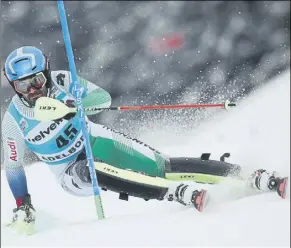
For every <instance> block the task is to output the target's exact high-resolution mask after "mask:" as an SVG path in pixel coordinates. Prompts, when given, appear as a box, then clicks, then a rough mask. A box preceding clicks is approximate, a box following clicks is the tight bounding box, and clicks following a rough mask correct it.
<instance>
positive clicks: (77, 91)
mask: <svg viewBox="0 0 291 248" xmlns="http://www.w3.org/2000/svg"><path fill="white" fill-rule="evenodd" d="M57 3H58V9H59V15H60V19H61V25H62V30H63V36H64V43H65V47H66V52H67V57H68V61H69V68H70V71H71V75H72V87H71V89H72V90H71V94H72V95H73V96H74V98H75V100H76V103H77V109H78V115H79V121H80V126H81V129H82V133H83V138H84V143H85V150H86V154H87V160H88V164H89V170H90V176H91V181H92V187H93V193H94V201H95V207H96V212H97V216H98V219H104V218H105V216H104V211H103V206H102V201H101V195H100V190H99V186H98V181H97V176H96V173H95V167H94V159H93V155H92V149H91V144H90V139H89V134H88V130H87V126H86V119H85V111H84V108H83V105H82V93H83V90H84V89H83V88H82V87H81V85H80V83H79V81H78V78H77V71H76V65H75V61H74V54H73V49H72V44H71V39H70V33H69V28H68V23H67V17H66V11H65V6H64V2H63V1H62V0H57Z"/></svg>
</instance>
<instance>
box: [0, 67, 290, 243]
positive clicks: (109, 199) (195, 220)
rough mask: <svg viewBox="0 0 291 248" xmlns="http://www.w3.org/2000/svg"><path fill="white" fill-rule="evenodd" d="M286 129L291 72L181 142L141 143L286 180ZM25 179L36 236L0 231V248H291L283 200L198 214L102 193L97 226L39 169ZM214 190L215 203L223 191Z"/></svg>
mask: <svg viewBox="0 0 291 248" xmlns="http://www.w3.org/2000/svg"><path fill="white" fill-rule="evenodd" d="M289 126H290V71H288V72H287V73H284V74H282V75H281V76H280V77H279V78H277V79H275V80H273V81H272V82H270V83H269V84H267V85H266V86H265V87H264V88H262V89H260V90H258V91H257V92H256V93H254V94H253V95H251V96H250V97H249V98H247V99H245V100H243V101H241V102H240V103H239V106H238V107H236V108H235V109H232V110H230V111H228V112H224V113H221V114H219V115H218V116H216V117H215V118H214V119H212V120H211V121H210V122H208V123H205V124H204V125H202V126H201V127H200V128H199V129H197V130H194V131H193V132H192V133H188V134H187V136H186V135H185V136H183V135H182V136H180V137H178V136H175V135H172V136H171V134H169V133H168V134H167V136H166V135H164V134H163V133H161V134H157V133H155V135H156V137H157V136H158V135H159V136H158V137H159V141H157V140H156V139H154V138H153V137H154V136H153V134H150V133H148V134H144V136H143V137H144V139H145V140H147V141H149V142H150V143H151V144H152V145H155V144H156V146H157V147H159V148H160V149H161V150H162V151H163V152H166V153H169V154H171V155H173V156H175V155H177V156H188V155H191V156H196V155H197V156H199V155H200V152H213V157H214V158H218V157H219V156H220V155H221V153H223V152H226V151H227V152H230V153H231V157H230V159H229V161H232V162H235V163H238V164H241V165H242V166H244V167H246V168H249V169H250V170H252V169H254V168H267V169H271V170H273V169H274V170H277V171H279V172H280V173H283V174H285V173H288V174H289V172H290V169H289V166H290V158H289V154H290V142H289V139H290V129H289ZM173 128H175V127H173ZM164 136H165V137H164ZM166 144H167V145H166ZM1 177H2V182H1V224H2V226H3V224H4V223H5V222H6V221H8V220H9V219H10V218H11V213H12V209H13V208H14V200H13V198H12V195H11V193H10V190H9V188H8V185H7V183H6V180H5V175H4V174H3V173H2V175H1ZM27 178H28V185H29V191H30V193H31V195H32V201H33V204H34V206H35V208H36V210H37V233H35V234H34V235H32V236H29V237H19V236H13V235H12V234H11V233H10V232H9V230H7V229H6V228H3V227H1V232H2V239H1V246H2V245H3V246H10V245H14V246H29V247H42V246H54V247H55V246H83V247H84V246H95V247H97V246H126V247H129V246H165V247H169V246H193V247H194V246H195V247H197V246H200V247H201V246H223V247H226V246H252V247H255V246H264V247H271V246H276V247H279V246H281V247H282V246H286V247H287V246H289V247H290V243H289V242H290V240H289V239H290V236H289V235H290V227H289V224H290V223H289V219H290V210H289V209H290V203H289V194H288V198H287V200H282V199H280V198H279V197H278V196H277V194H276V193H266V194H257V195H253V196H248V197H244V198H240V199H236V200H230V201H222V202H220V203H218V204H216V205H214V206H212V207H211V208H209V209H208V210H205V212H203V213H199V212H197V211H196V210H194V209H192V208H186V207H184V206H182V205H180V204H178V203H173V202H161V201H148V202H146V201H144V200H141V199H137V198H133V197H131V198H129V201H128V202H126V201H121V200H119V199H118V194H115V193H112V192H104V191H102V197H103V202H104V208H105V214H106V217H107V219H105V220H103V221H97V218H96V216H95V209H94V201H93V198H92V197H88V198H77V197H74V196H70V195H68V194H66V193H65V192H64V191H63V190H62V189H61V188H60V187H59V186H58V185H57V184H56V183H55V181H54V178H53V175H52V174H51V173H50V171H49V169H48V168H47V167H46V166H45V165H44V164H41V163H38V164H35V165H33V166H31V167H29V168H27ZM197 187H211V188H212V190H213V189H215V188H214V187H213V186H209V185H201V184H200V185H197ZM216 189H217V191H216V192H217V194H216V197H217V196H219V194H222V193H221V192H222V191H223V190H222V191H221V192H220V191H219V190H218V189H219V187H217V188H216ZM224 191H225V188H224ZM212 192H215V191H212Z"/></svg>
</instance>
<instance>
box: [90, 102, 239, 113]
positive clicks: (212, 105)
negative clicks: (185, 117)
mask: <svg viewBox="0 0 291 248" xmlns="http://www.w3.org/2000/svg"><path fill="white" fill-rule="evenodd" d="M235 106H236V104H235V103H230V102H229V101H226V102H225V103H206V104H182V105H149V106H119V107H109V108H85V111H97V110H152V109H184V108H225V109H228V108H229V107H235Z"/></svg>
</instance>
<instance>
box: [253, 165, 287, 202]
mask: <svg viewBox="0 0 291 248" xmlns="http://www.w3.org/2000/svg"><path fill="white" fill-rule="evenodd" d="M251 183H252V186H253V187H254V188H257V189H259V190H262V191H268V190H271V191H273V190H276V192H277V194H278V195H279V196H280V197H281V198H283V199H285V197H286V190H287V186H288V177H283V178H282V177H276V175H275V172H273V173H269V172H267V171H266V170H263V169H259V170H256V171H255V172H254V173H253V174H252V177H251Z"/></svg>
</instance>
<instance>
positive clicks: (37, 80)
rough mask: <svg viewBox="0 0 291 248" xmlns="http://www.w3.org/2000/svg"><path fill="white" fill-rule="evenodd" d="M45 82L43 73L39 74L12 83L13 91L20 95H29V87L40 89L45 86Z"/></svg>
mask: <svg viewBox="0 0 291 248" xmlns="http://www.w3.org/2000/svg"><path fill="white" fill-rule="evenodd" d="M46 82H47V78H46V77H45V75H44V74H43V72H39V73H37V74H35V75H33V77H29V78H24V79H20V80H15V81H13V83H14V87H15V90H16V91H17V92H19V93H22V94H27V93H29V91H30V89H31V87H34V88H36V89H41V88H42V87H43V86H44V85H45V84H46Z"/></svg>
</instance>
